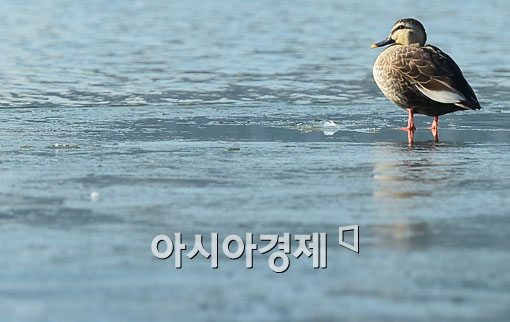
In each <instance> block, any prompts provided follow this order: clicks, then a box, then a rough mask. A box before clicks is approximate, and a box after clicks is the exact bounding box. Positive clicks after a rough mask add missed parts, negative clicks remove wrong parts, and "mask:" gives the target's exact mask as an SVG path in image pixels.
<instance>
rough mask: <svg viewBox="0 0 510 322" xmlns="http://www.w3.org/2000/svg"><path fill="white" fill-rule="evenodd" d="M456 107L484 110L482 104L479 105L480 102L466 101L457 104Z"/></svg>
mask: <svg viewBox="0 0 510 322" xmlns="http://www.w3.org/2000/svg"><path fill="white" fill-rule="evenodd" d="M455 105H457V106H460V107H463V108H466V109H471V110H479V109H481V108H482V107H481V106H480V103H478V100H464V101H461V102H459V103H455Z"/></svg>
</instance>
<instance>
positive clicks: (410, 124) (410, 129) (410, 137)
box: [400, 108, 416, 145]
mask: <svg viewBox="0 0 510 322" xmlns="http://www.w3.org/2000/svg"><path fill="white" fill-rule="evenodd" d="M407 113H408V118H407V127H402V128H400V129H401V130H402V131H407V141H408V142H409V145H412V144H413V142H414V131H416V127H414V111H413V109H412V108H408V109H407Z"/></svg>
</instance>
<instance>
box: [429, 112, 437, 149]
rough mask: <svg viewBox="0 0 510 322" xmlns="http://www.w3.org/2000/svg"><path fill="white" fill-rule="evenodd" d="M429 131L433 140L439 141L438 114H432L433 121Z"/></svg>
mask: <svg viewBox="0 0 510 322" xmlns="http://www.w3.org/2000/svg"><path fill="white" fill-rule="evenodd" d="M430 131H431V132H432V136H433V137H434V142H436V143H437V142H439V116H434V121H432V125H431V126H430Z"/></svg>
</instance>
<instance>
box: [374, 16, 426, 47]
mask: <svg viewBox="0 0 510 322" xmlns="http://www.w3.org/2000/svg"><path fill="white" fill-rule="evenodd" d="M426 41H427V33H426V32H425V28H424V27H423V25H422V24H421V22H419V21H418V20H416V19H412V18H406V19H399V20H397V21H396V22H395V24H394V25H393V27H392V28H391V32H390V35H389V36H388V38H386V39H384V40H383V41H380V42H377V43H375V44H372V46H370V47H372V48H377V47H382V46H386V45H391V44H397V45H404V46H407V45H412V44H420V46H424V45H425V42H426Z"/></svg>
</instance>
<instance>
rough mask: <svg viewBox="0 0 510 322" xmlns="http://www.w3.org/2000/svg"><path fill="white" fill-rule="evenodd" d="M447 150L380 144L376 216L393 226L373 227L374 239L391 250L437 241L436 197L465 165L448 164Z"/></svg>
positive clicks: (425, 146)
mask: <svg viewBox="0 0 510 322" xmlns="http://www.w3.org/2000/svg"><path fill="white" fill-rule="evenodd" d="M442 150H444V149H442V147H438V146H437V145H433V144H423V145H415V146H413V147H407V146H405V145H396V144H390V143H381V144H380V145H379V146H377V148H376V152H375V153H376V156H375V158H374V159H375V163H374V166H373V179H374V180H373V183H374V186H373V198H374V205H375V211H376V215H379V216H387V217H388V218H390V219H391V220H390V223H388V224H384V225H377V226H376V227H374V231H373V233H374V236H377V237H378V239H379V238H380V240H381V242H382V244H384V245H385V246H388V247H392V248H394V247H399V248H419V247H423V246H425V245H427V244H430V242H431V241H432V240H434V236H435V233H434V230H435V229H434V228H433V227H434V224H431V223H430V221H429V220H427V218H429V217H430V215H434V214H435V213H436V212H437V211H441V209H440V208H437V206H438V205H437V198H436V196H437V194H438V193H441V191H443V190H444V189H447V188H448V187H447V185H448V183H449V182H451V180H452V179H453V177H454V176H455V175H456V173H458V171H462V166H459V164H458V163H457V164H455V163H452V162H447V161H448V160H447V158H446V157H445V154H444V153H443V151H442Z"/></svg>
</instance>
